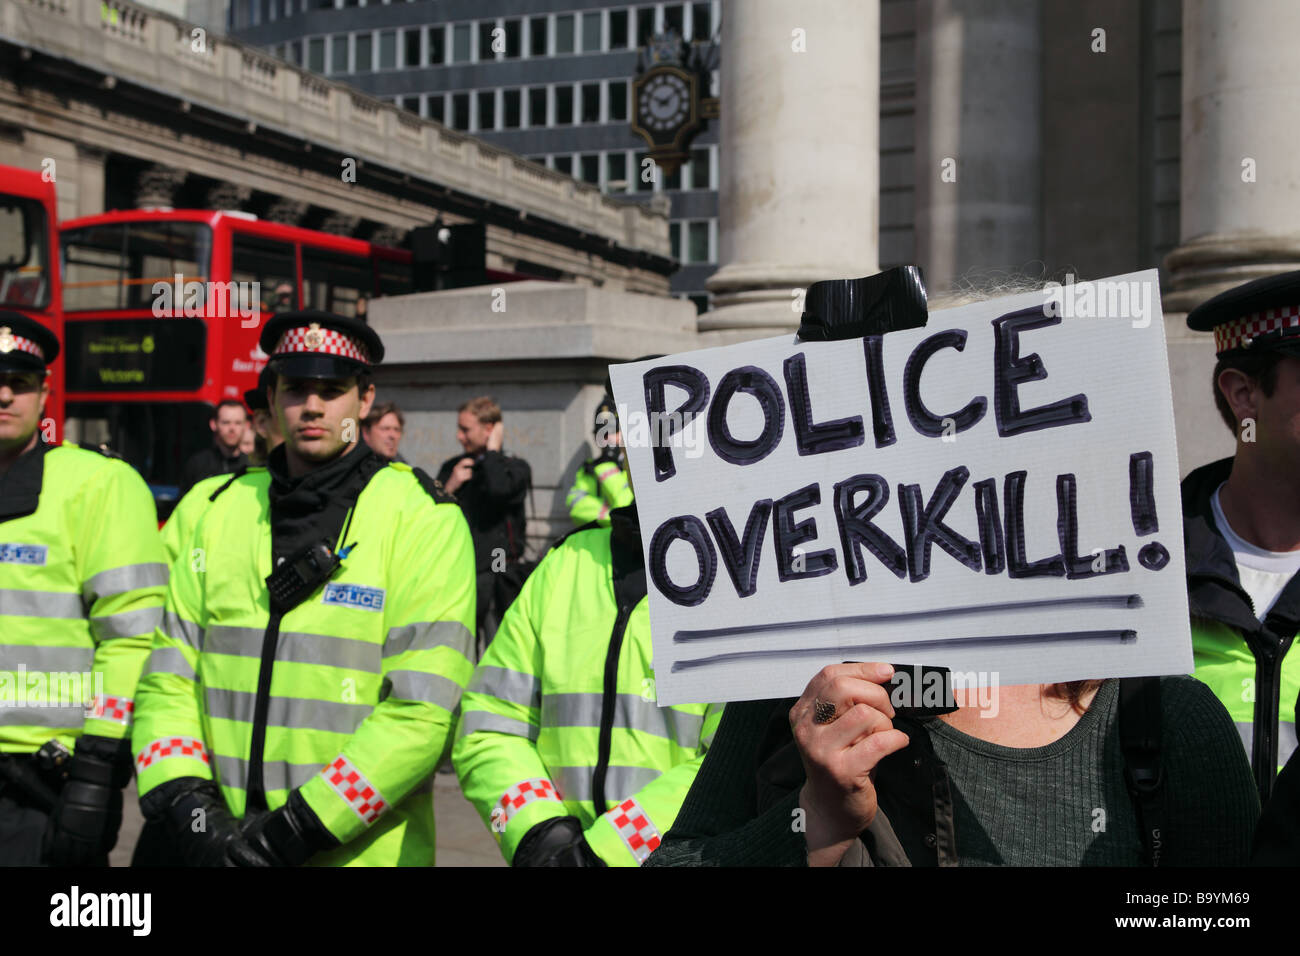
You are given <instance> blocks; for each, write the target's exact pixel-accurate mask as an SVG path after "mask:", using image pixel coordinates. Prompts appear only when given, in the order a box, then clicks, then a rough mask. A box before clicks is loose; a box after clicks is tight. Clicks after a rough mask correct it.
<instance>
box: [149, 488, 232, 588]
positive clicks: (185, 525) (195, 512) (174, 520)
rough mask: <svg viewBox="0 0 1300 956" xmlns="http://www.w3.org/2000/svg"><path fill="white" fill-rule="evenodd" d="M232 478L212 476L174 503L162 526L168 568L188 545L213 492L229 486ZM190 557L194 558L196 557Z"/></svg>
mask: <svg viewBox="0 0 1300 956" xmlns="http://www.w3.org/2000/svg"><path fill="white" fill-rule="evenodd" d="M233 478H234V475H213V476H211V477H210V478H204V479H203V480H202V481H199V482H196V483H195V484H194V487H192V488H191V489H190V490H189V491H187V492H186V493H185V494H184V495H182V496H181V500H180V501H178V502H176V507H175V508H173V509H172V513H171V515H170V516H169V517H168V518H167V523H166V524H164V525H163V526H162V540H163V547H164V548H166V549H167V564H168V566H170V565H171V564H172V563H173V562H175V561H176V559H177V558H178V557H180V550H181V548H183V547H186V546H187V545H188V544H189V543H190V536H191V535H192V534H193V533H194V526H195V525H196V524H198V521H199V518H200V517H201V516H202V514H203V512H204V510H205V509H206V508H207V507H208V505H210V504H211V503H212V502H211V501H210V500H209V499H210V498H211V497H212V495H213V494H214V493H215V492H217V491H220V489H222V488H224V487H225V486H226V485H228V484H230V483H231V480H232V479H233ZM190 557H191V558H196V557H197V555H191V556H190Z"/></svg>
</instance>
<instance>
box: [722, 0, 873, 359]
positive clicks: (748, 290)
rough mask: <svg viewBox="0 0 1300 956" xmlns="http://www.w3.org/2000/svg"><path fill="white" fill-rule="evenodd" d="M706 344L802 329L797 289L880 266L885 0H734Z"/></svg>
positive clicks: (727, 11)
mask: <svg viewBox="0 0 1300 956" xmlns="http://www.w3.org/2000/svg"><path fill="white" fill-rule="evenodd" d="M721 71H722V72H721V96H722V104H723V106H722V116H721V146H720V148H719V150H718V155H719V158H720V160H721V163H722V168H721V176H720V180H719V197H718V200H719V216H718V228H719V261H720V262H721V267H720V268H719V269H718V271H717V272H716V273H714V274H713V276H712V277H711V278H710V279H709V280H708V288H709V291H710V292H712V293H713V295H714V310H713V311H711V312H708V313H706V314H704V315H702V316H700V317H699V329H700V332H701V333H704V336H703V338H704V342H705V344H710V345H716V344H723V343H725V342H734V341H742V340H745V339H753V338H760V337H763V336H766V335H776V334H779V333H781V332H787V331H789V332H792V331H794V330H795V329H796V328H797V327H798V324H799V313H800V309H798V308H797V307H795V305H793V304H792V303H794V301H795V298H796V294H795V291H794V290H796V289H800V288H805V287H807V286H808V285H809V284H810V283H811V282H814V281H816V280H817V279H826V278H843V277H845V276H862V275H869V274H871V273H873V272H876V271H877V258H876V250H877V235H878V232H879V230H878V225H877V223H878V213H879V166H880V162H879V109H880V9H879V3H878V2H877V0H854V2H852V3H840V2H834V0H807V2H804V3H799V4H792V3H788V2H785V0H739V2H736V0H727V2H726V3H725V4H724V8H723V15H722V63H721Z"/></svg>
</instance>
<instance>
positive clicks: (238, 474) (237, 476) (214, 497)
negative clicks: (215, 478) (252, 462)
mask: <svg viewBox="0 0 1300 956" xmlns="http://www.w3.org/2000/svg"><path fill="white" fill-rule="evenodd" d="M246 474H248V466H247V465H240V466H239V469H238V470H237V471H236V472H235V473H234V474H233V475H231V476H230V480H229V481H228V482H226V483H225V484H224V485H222V486H221V487H220V488H218V489H217V490H216V491H214V492H212V494H210V495H208V500H209V501H216V500H217V495H219V494H221V493H222V492H223V491H225V490H226V489H227V488H229V487H230V486H231V485H233V484H234V483H235V482H237V481H238V480H239V479H240V478H243V477H244V475H246Z"/></svg>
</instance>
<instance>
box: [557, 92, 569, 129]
mask: <svg viewBox="0 0 1300 956" xmlns="http://www.w3.org/2000/svg"><path fill="white" fill-rule="evenodd" d="M572 123H573V87H572V86H557V87H556V88H555V125H556V126H569V125H571V124H572Z"/></svg>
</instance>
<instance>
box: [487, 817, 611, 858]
mask: <svg viewBox="0 0 1300 956" xmlns="http://www.w3.org/2000/svg"><path fill="white" fill-rule="evenodd" d="M511 865H513V866H606V865H607V864H606V863H605V861H604V860H602V859H601V858H600V857H598V856H596V852H595V851H594V850H593V849H592V848H591V846H590V845H589V844H588V843H587V838H586V836H585V835H584V834H583V832H582V822H581V821H580V820H579V819H578V818H577V817H552V818H551V819H549V820H543V821H542V822H541V823H539V824H537V825H536V826H535V827H533V828H532V829H531V830H529V831H528V832H527V833H525V834H524V838H523V839H522V840H520V841H519V846H518V847H517V848H516V849H515V858H514V862H513V863H512V864H511Z"/></svg>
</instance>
